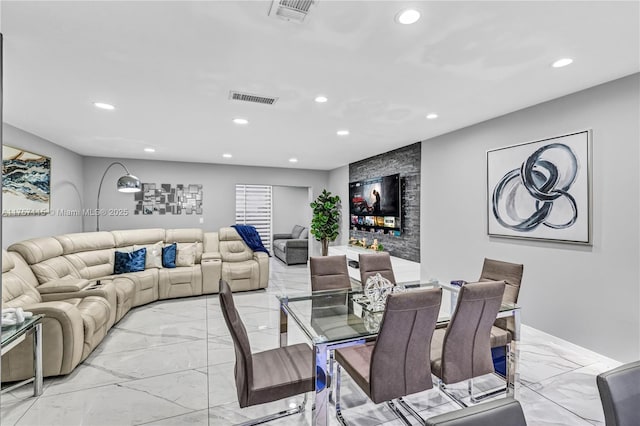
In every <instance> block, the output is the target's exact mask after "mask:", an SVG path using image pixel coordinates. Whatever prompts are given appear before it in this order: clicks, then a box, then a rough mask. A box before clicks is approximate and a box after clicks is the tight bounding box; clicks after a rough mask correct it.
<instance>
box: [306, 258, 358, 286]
mask: <svg viewBox="0 0 640 426" xmlns="http://www.w3.org/2000/svg"><path fill="white" fill-rule="evenodd" d="M309 266H310V269H311V291H319V290H339V289H350V288H351V280H350V279H349V271H348V270H347V256H345V255H342V256H316V257H314V256H312V257H311V258H310V259H309Z"/></svg>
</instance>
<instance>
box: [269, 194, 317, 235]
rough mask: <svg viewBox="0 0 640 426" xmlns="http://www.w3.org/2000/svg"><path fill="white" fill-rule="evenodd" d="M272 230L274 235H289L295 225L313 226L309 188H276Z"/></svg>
mask: <svg viewBox="0 0 640 426" xmlns="http://www.w3.org/2000/svg"><path fill="white" fill-rule="evenodd" d="M271 196H272V200H273V207H272V209H271V216H272V218H273V221H272V223H271V228H272V230H273V233H274V234H288V233H289V232H291V229H292V228H293V225H300V226H304V227H305V228H308V227H309V226H311V207H310V206H309V203H311V201H309V188H307V187H302V186H274V187H273V188H272V194H271Z"/></svg>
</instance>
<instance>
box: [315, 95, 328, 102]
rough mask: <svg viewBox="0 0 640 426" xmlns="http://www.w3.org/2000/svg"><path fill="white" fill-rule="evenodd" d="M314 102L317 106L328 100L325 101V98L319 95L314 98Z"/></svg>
mask: <svg viewBox="0 0 640 426" xmlns="http://www.w3.org/2000/svg"><path fill="white" fill-rule="evenodd" d="M314 100H315V101H316V102H317V103H319V104H323V103H325V102H327V101H328V100H329V99H327V97H326V96H322V95H320V96H316V98H315V99H314Z"/></svg>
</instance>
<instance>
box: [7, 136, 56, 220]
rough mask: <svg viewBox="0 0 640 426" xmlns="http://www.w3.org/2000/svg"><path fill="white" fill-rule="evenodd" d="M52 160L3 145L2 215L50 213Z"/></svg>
mask: <svg viewBox="0 0 640 426" xmlns="http://www.w3.org/2000/svg"><path fill="white" fill-rule="evenodd" d="M50 188H51V159H50V158H49V157H45V156H44V155H40V154H35V153H33V152H29V151H26V150H24V149H20V148H13V147H10V146H6V145H4V146H3V147H2V216H27V215H46V214H49V209H50V199H51V189H50Z"/></svg>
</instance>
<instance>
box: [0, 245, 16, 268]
mask: <svg viewBox="0 0 640 426" xmlns="http://www.w3.org/2000/svg"><path fill="white" fill-rule="evenodd" d="M15 266H16V265H15V264H14V263H13V259H11V256H9V253H7V251H6V250H2V273H3V274H4V273H5V272H9V271H10V270H12V269H13V268H14V267H15Z"/></svg>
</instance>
